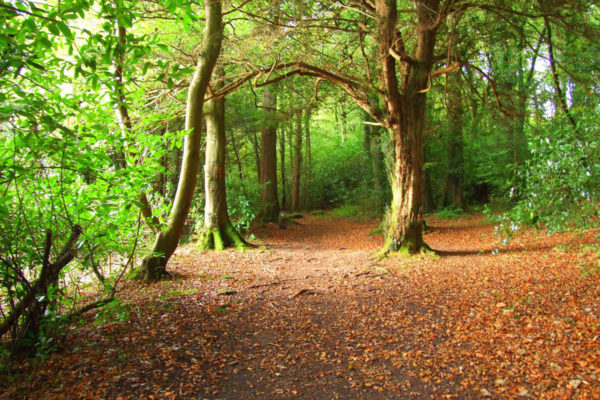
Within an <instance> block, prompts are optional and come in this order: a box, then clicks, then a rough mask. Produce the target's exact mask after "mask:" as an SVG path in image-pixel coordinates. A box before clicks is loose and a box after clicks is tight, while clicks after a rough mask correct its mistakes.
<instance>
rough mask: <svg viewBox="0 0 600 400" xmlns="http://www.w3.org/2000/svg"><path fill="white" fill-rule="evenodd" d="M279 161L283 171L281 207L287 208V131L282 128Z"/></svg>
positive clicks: (280, 168)
mask: <svg viewBox="0 0 600 400" xmlns="http://www.w3.org/2000/svg"><path fill="white" fill-rule="evenodd" d="M279 161H280V164H281V165H280V166H279V170H280V171H281V209H282V210H285V209H286V208H287V196H286V190H285V182H286V181H287V178H286V176H285V131H284V130H283V129H280V134H279Z"/></svg>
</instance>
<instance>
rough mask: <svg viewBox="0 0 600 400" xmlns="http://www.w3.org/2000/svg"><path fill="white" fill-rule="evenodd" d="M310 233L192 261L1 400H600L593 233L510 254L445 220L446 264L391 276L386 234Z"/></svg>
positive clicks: (336, 222)
mask: <svg viewBox="0 0 600 400" xmlns="http://www.w3.org/2000/svg"><path fill="white" fill-rule="evenodd" d="M300 223H301V224H302V225H292V226H290V227H289V228H288V229H286V230H279V229H277V228H276V227H270V226H268V227H266V228H265V229H264V230H263V231H261V232H258V236H259V237H260V238H261V240H262V241H263V242H264V243H265V244H266V245H267V249H262V250H253V251H249V252H245V253H239V252H236V251H227V252H222V253H213V252H205V253H201V254H197V253H196V252H195V251H194V250H193V248H192V247H186V248H183V249H182V250H180V251H179V252H178V255H177V257H176V259H175V260H174V261H173V262H172V263H171V266H170V268H171V269H172V270H173V271H174V272H175V273H176V274H177V276H178V278H177V279H175V280H172V281H166V282H161V283H157V284H153V285H142V286H140V285H139V284H137V283H128V284H127V285H126V287H124V289H123V291H122V296H123V301H122V303H123V304H122V305H121V306H120V307H116V308H114V309H113V310H112V311H111V312H104V313H103V315H100V318H98V319H97V321H96V323H95V324H90V323H89V321H88V323H87V325H84V324H82V325H80V326H77V327H75V328H74V330H73V335H72V336H71V338H70V339H69V341H68V343H67V344H66V348H67V350H66V353H64V354H62V355H59V354H57V355H52V356H51V357H50V358H49V359H48V360H47V361H46V362H44V363H42V364H41V365H39V366H38V367H37V369H36V373H35V378H34V379H32V380H31V381H29V382H28V381H26V380H24V379H23V377H22V376H18V375H13V376H9V379H11V380H12V382H13V383H12V384H11V385H10V386H7V387H6V388H5V392H4V394H3V395H2V394H0V398H32V399H43V398H46V399H52V398H109V399H116V398H156V399H159V398H160V399H162V398H180V399H187V398H199V399H204V398H207V399H258V398H261V399H293V398H298V399H407V398H415V399H427V398H435V399H438V398H459V399H470V398H473V399H476V398H484V397H489V398H565V399H567V398H582V399H584V398H590V399H598V398H600V343H599V342H600V336H599V335H600V305H599V304H600V301H599V300H600V285H599V283H600V282H599V281H600V279H599V277H600V274H598V273H593V274H589V275H587V276H585V277H583V278H582V265H585V264H592V263H595V262H597V261H596V260H597V258H598V251H597V247H594V246H597V244H598V240H597V239H596V238H595V237H594V232H588V233H587V234H585V235H575V234H569V235H559V236H553V237H547V236H543V235H539V234H532V233H529V234H527V235H523V236H520V237H519V238H517V239H516V240H514V241H512V242H511V243H510V244H509V246H507V247H502V246H500V245H499V243H498V239H497V237H496V236H495V235H494V233H493V227H491V226H489V225H485V224H483V223H482V219H481V218H479V217H469V218H465V219H460V220H449V221H439V220H435V219H434V220H430V221H429V223H430V225H431V226H432V227H433V229H432V230H431V231H430V232H428V233H427V234H426V241H427V242H428V243H429V244H430V245H431V246H432V247H433V248H434V249H435V250H437V251H438V252H439V254H440V255H439V256H431V255H430V256H421V257H415V258H411V259H401V258H391V259H386V260H383V261H379V260H376V259H374V258H373V257H372V254H373V253H374V252H375V251H376V250H377V249H378V248H379V247H380V246H381V245H382V238H381V237H380V236H371V235H369V232H370V231H371V230H372V229H373V228H375V226H376V224H375V223H374V222H355V221H353V220H350V219H333V218H330V217H305V218H303V219H301V220H300ZM596 234H597V232H596ZM31 371H32V366H30V365H28V364H25V365H23V366H22V368H21V372H23V373H31ZM7 382H10V381H7ZM0 385H1V384H0Z"/></svg>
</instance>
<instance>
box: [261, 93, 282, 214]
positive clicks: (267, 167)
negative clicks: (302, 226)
mask: <svg viewBox="0 0 600 400" xmlns="http://www.w3.org/2000/svg"><path fill="white" fill-rule="evenodd" d="M263 107H265V109H266V111H265V113H266V116H265V127H264V128H263V129H262V131H261V135H260V185H261V187H260V207H261V210H260V217H261V218H262V220H263V221H266V222H277V221H278V219H279V199H278V196H277V122H276V120H275V109H276V107H277V97H276V96H275V95H274V94H273V93H272V92H271V90H270V89H268V88H267V89H265V91H264V93H263Z"/></svg>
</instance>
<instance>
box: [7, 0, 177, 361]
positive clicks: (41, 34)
mask: <svg viewBox="0 0 600 400" xmlns="http://www.w3.org/2000/svg"><path fill="white" fill-rule="evenodd" d="M18 8H19V9H12V8H11V7H4V8H0V21H1V22H0V24H1V25H2V30H1V33H0V53H1V54H2V59H1V61H0V198H1V202H0V204H1V205H0V231H2V232H3V235H2V237H1V238H0V312H1V315H2V317H1V318H0V322H3V321H4V320H5V318H7V316H9V315H11V313H13V312H15V310H16V308H15V305H16V304H18V303H19V302H20V301H22V300H23V299H24V298H25V296H27V294H28V293H29V292H30V290H31V287H32V285H34V284H35V282H37V281H38V280H39V279H41V278H40V271H41V269H42V265H44V264H48V263H51V262H53V261H54V260H55V259H56V258H57V257H58V255H59V253H60V250H61V248H62V247H63V245H64V243H65V242H66V241H67V239H68V237H69V235H70V232H71V230H72V228H73V227H74V226H75V225H80V226H81V227H82V230H83V234H82V236H81V237H80V239H79V241H78V242H77V243H76V245H75V247H76V249H77V250H78V253H79V257H78V258H77V259H76V260H75V262H72V263H71V264H69V265H67V266H66V267H65V268H64V269H63V270H62V271H61V275H60V277H59V284H58V285H56V284H52V285H51V286H50V289H51V291H50V292H48V293H47V298H38V299H36V300H35V301H34V303H33V304H47V308H46V306H44V308H45V309H46V312H45V313H44V314H43V315H41V316H39V320H38V318H37V317H36V318H35V321H33V322H31V321H29V317H27V314H28V313H23V315H21V316H20V317H19V318H18V319H17V320H16V323H15V326H13V327H12V328H11V330H10V331H9V332H8V334H9V336H10V338H7V342H10V343H9V345H10V346H11V347H12V348H17V347H26V348H29V349H30V350H31V349H33V350H35V351H36V352H38V353H39V352H41V353H44V352H46V351H48V350H50V349H52V348H53V347H54V346H55V344H56V343H57V339H58V338H60V337H61V335H63V334H64V332H65V330H64V328H65V326H64V321H65V320H64V316H65V315H67V314H69V313H70V312H71V311H74V310H75V309H76V308H77V307H80V306H81V304H80V291H79V288H81V287H83V286H86V285H88V284H89V283H90V282H91V281H93V280H94V279H96V277H102V276H103V278H102V285H103V286H104V287H106V288H111V287H112V285H114V284H115V283H116V281H117V280H118V278H117V277H116V276H114V275H111V274H110V271H111V270H113V268H114V264H115V263H116V264H118V265H119V268H117V271H121V270H122V268H124V267H126V266H127V265H128V264H129V263H130V261H131V259H132V255H133V252H134V251H135V250H136V249H138V248H139V246H138V240H139V236H140V233H141V231H140V221H139V215H140V211H139V207H138V205H139V202H138V198H139V195H140V193H142V191H147V190H148V189H150V183H151V182H152V181H153V179H154V176H155V175H156V173H157V171H158V172H160V171H161V165H160V163H159V162H158V161H159V159H160V157H161V156H162V155H163V154H164V151H165V150H164V149H166V148H167V146H166V143H167V142H168V141H170V140H171V138H172V136H170V135H165V136H158V135H152V134H148V132H149V131H150V130H151V127H152V126H153V125H154V124H155V123H156V121H157V120H159V119H161V118H163V116H164V115H162V114H160V113H152V112H146V111H144V103H145V99H144V96H145V93H144V91H143V90H137V89H136V90H131V91H130V88H132V86H130V85H131V83H133V82H134V80H135V79H134V78H133V76H134V74H132V73H131V72H132V71H133V70H135V68H136V67H137V66H138V65H139V63H140V62H142V60H143V59H144V58H146V57H148V54H149V51H150V44H151V43H154V42H155V39H154V38H153V37H145V36H144V37H136V36H134V35H131V34H127V36H126V38H125V42H124V43H121V42H119V41H117V38H116V36H115V21H114V18H116V19H118V21H119V24H121V25H123V26H126V27H130V26H131V24H132V21H133V20H134V19H135V18H137V17H138V16H139V12H138V11H136V9H135V4H134V3H133V2H123V3H120V4H119V7H117V8H116V9H115V7H114V4H113V3H110V4H109V3H102V2H101V3H100V4H99V7H98V8H95V9H94V11H93V13H92V11H90V4H89V3H88V2H86V1H75V2H70V1H67V2H60V3H58V4H54V3H52V4H51V3H43V4H40V5H36V4H35V3H31V2H27V3H23V4H20V3H19V6H18ZM96 11H97V14H96ZM40 16H45V18H42V17H40ZM84 17H86V18H88V20H87V21H89V20H90V19H94V20H96V21H99V25H97V27H96V28H98V29H96V28H94V29H92V28H89V24H88V23H83V25H82V26H83V27H82V29H78V30H74V29H72V28H71V27H70V26H73V25H75V24H79V23H81V22H82V19H83V18H84ZM103 21H104V23H102V22H103ZM75 43H77V45H75ZM125 54H127V56H126V57H125ZM116 60H118V62H120V63H121V65H122V67H123V74H124V81H123V83H122V85H123V87H122V88H119V87H118V85H119V84H120V83H119V82H118V81H117V80H116V79H115V72H114V65H115V62H117V61H116ZM119 90H124V92H123V95H124V97H125V98H124V99H123V98H121V95H120V94H119ZM121 103H123V104H124V105H125V106H127V107H129V108H130V115H131V117H132V118H133V119H134V124H133V129H131V130H128V129H123V127H122V126H120V125H119V123H118V121H117V120H116V119H115V104H121ZM150 155H152V156H151V157H150ZM47 233H48V234H49V235H50V238H51V239H52V240H51V246H50V247H49V248H48V250H49V252H48V254H47V257H46V254H45V251H46V250H45V247H46V245H45V242H46V238H47V236H46V235H47ZM109 261H112V262H113V263H112V265H109V264H110V263H109ZM44 296H46V294H44ZM30 322H31V324H32V325H31V324H30Z"/></svg>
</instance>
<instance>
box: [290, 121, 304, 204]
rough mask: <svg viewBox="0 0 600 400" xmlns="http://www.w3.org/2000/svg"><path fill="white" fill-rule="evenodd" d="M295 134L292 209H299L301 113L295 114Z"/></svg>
mask: <svg viewBox="0 0 600 400" xmlns="http://www.w3.org/2000/svg"><path fill="white" fill-rule="evenodd" d="M296 118H297V120H296V132H295V133H296V134H295V135H294V166H293V172H292V174H293V185H292V211H298V210H299V209H300V176H301V172H302V113H298V115H297V116H296Z"/></svg>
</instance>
